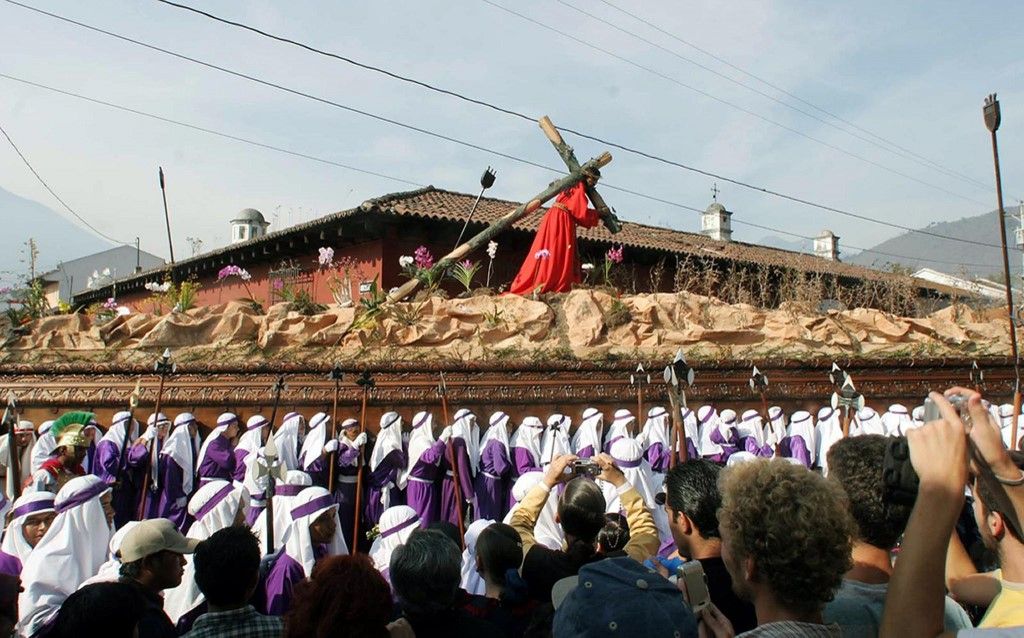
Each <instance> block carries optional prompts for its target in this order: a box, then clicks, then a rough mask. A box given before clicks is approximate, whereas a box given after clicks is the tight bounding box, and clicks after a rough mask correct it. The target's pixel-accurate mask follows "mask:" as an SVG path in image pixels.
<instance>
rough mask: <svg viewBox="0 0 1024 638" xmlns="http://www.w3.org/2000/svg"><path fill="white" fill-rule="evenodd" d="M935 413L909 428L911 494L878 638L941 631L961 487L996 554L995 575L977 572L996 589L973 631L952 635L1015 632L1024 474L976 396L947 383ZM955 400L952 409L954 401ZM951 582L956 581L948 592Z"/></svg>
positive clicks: (1019, 622)
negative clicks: (914, 483) (968, 490)
mask: <svg viewBox="0 0 1024 638" xmlns="http://www.w3.org/2000/svg"><path fill="white" fill-rule="evenodd" d="M929 398H930V400H931V401H932V402H933V403H934V404H935V405H936V406H937V407H938V409H939V412H940V414H941V418H940V419H937V420H933V421H930V422H928V423H926V424H925V425H924V426H923V427H920V428H916V429H913V430H910V431H909V432H907V442H908V445H909V448H910V462H911V464H912V466H913V469H914V471H915V472H916V474H917V478H918V490H917V499H916V501H915V503H914V509H913V511H912V513H911V515H910V521H909V522H908V524H907V529H906V534H905V535H904V541H903V551H902V553H901V554H900V559H899V561H897V563H896V568H895V570H894V571H893V576H892V580H891V581H890V582H889V594H888V597H887V598H886V603H885V614H884V616H883V619H882V629H881V632H880V633H879V635H880V636H882V637H883V638H889V637H899V638H903V637H905V636H915V637H916V636H926V637H931V636H940V635H950V634H943V631H944V627H943V613H942V611H943V598H944V594H945V583H944V582H943V576H944V571H945V570H944V567H945V561H944V560H943V557H945V556H946V551H947V545H948V543H949V539H950V537H951V535H952V534H953V528H954V525H955V524H956V520H957V517H958V516H959V514H960V510H961V508H962V507H963V503H964V486H965V485H968V484H970V485H971V486H972V490H973V492H974V494H975V496H976V497H977V498H976V501H975V506H974V514H975V519H976V520H977V522H978V526H979V527H980V528H981V531H982V536H983V538H984V540H985V543H986V545H987V546H989V547H990V548H992V549H995V550H996V552H997V554H998V555H999V560H1000V564H1001V566H1002V570H1001V572H999V573H998V574H995V575H979V576H977V577H976V580H977V579H986V578H987V579H988V580H989V584H990V585H991V587H992V591H993V592H994V593H995V596H994V599H993V600H992V604H991V605H990V606H989V610H988V612H987V613H986V614H985V617H984V618H983V619H982V621H981V622H980V623H979V625H978V626H979V629H978V630H963V631H960V632H958V633H957V634H956V635H957V636H960V637H961V638H966V637H967V636H978V637H979V638H980V637H981V636H988V635H992V636H993V637H995V636H1002V635H1011V633H1012V634H1015V635H1019V632H1020V630H1019V629H1016V630H1010V631H1000V630H999V629H996V628H1004V629H1005V628H1010V627H1018V628H1019V627H1021V626H1024V544H1022V542H1021V539H1022V535H1021V528H1020V518H1021V514H1022V513H1024V472H1022V471H1021V469H1020V468H1019V467H1017V465H1016V464H1015V463H1014V462H1013V460H1012V458H1011V457H1010V454H1009V452H1008V451H1007V450H1006V447H1005V446H1004V445H1003V440H1002V436H1001V434H1000V432H999V428H998V426H997V425H996V424H995V423H994V422H993V420H992V419H991V418H990V417H989V413H988V411H987V410H986V409H985V407H984V406H983V405H982V399H981V395H980V394H978V393H977V392H974V391H971V390H967V389H965V388H959V387H957V388H951V389H949V390H947V391H946V393H945V396H943V395H941V394H938V393H935V392H933V393H931V395H930V396H929ZM950 399H953V402H956V403H958V404H959V405H958V406H957V407H954V405H953V402H951V401H950ZM955 591H956V587H955V586H954V593H955Z"/></svg>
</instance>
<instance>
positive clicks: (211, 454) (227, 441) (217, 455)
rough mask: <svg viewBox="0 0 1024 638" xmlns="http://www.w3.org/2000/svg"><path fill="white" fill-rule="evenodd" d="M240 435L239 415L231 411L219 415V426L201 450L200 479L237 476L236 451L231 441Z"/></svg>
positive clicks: (228, 479)
mask: <svg viewBox="0 0 1024 638" xmlns="http://www.w3.org/2000/svg"><path fill="white" fill-rule="evenodd" d="M237 436H238V417H237V416H236V415H234V414H232V413H230V412H225V413H224V414H222V415H220V416H219V417H217V427H215V428H214V429H213V432H211V433H210V435H209V436H207V437H206V441H205V442H204V443H203V447H202V449H200V450H199V472H198V473H199V479H200V481H205V480H210V479H222V480H225V481H230V480H232V479H233V478H234V476H235V453H234V450H233V449H232V447H231V441H232V440H233V439H234V438H235V437H237Z"/></svg>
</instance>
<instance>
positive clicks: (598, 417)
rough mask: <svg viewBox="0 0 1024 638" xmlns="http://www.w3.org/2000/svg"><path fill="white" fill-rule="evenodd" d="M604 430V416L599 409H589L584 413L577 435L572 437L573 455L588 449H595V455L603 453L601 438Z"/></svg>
mask: <svg viewBox="0 0 1024 638" xmlns="http://www.w3.org/2000/svg"><path fill="white" fill-rule="evenodd" d="M603 429H604V415H603V414H601V411H600V410H598V409H597V408H587V409H586V410H584V411H583V417H582V418H581V419H580V425H579V427H577V428H576V433H575V434H573V435H572V451H573V454H579V453H580V450H582V449H583V448H586V447H590V448H593V450H594V454H600V453H601V436H602V434H603V432H602V430H603Z"/></svg>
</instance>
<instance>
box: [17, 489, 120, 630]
mask: <svg viewBox="0 0 1024 638" xmlns="http://www.w3.org/2000/svg"><path fill="white" fill-rule="evenodd" d="M109 491H110V486H109V485H107V484H106V483H104V482H103V481H101V480H100V479H99V477H96V476H93V475H91V474H90V475H86V476H79V477H76V478H73V479H71V480H70V481H68V482H67V483H66V484H65V485H64V487H62V488H61V489H60V491H59V492H58V493H57V497H56V499H55V500H54V510H55V511H56V512H57V518H55V519H54V521H53V525H52V526H51V527H50V529H49V530H48V531H47V532H46V535H45V536H43V540H41V541H39V544H38V545H36V548H35V549H34V550H32V553H31V554H29V556H28V560H27V561H26V562H25V565H24V566H23V567H22V570H21V582H22V585H23V587H24V591H23V592H22V593H21V595H20V596H19V609H20V610H21V619H20V627H21V628H22V630H23V631H24V632H25V633H26V635H32V634H34V633H36V632H37V631H39V629H40V628H41V627H42V626H43V624H45V623H46V622H47V621H49V620H50V619H51V618H52V617H53V616H54V615H55V614H56V613H57V610H58V609H59V608H60V606H61V604H63V602H64V600H65V599H66V598H67V597H68V596H69V595H71V593H72V592H74V591H75V590H76V589H78V586H79V585H81V584H82V583H83V582H84V581H85V580H86V579H87V578H89V577H90V576H92V575H93V574H95V573H96V572H97V570H99V568H100V565H102V564H103V561H105V560H106V557H107V543H108V542H110V525H109V523H107V516H106V514H105V513H104V511H103V504H102V503H100V497H101V496H102V495H103V494H106V493H107V492H109Z"/></svg>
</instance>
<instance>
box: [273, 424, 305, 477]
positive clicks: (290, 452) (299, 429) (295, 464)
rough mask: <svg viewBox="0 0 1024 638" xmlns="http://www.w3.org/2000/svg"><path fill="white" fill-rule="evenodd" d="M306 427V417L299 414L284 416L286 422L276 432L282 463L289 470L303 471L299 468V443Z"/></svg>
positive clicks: (275, 436)
mask: <svg viewBox="0 0 1024 638" xmlns="http://www.w3.org/2000/svg"><path fill="white" fill-rule="evenodd" d="M305 427H306V417H304V416H302V415H301V414H299V413H298V412H289V413H288V414H286V415H284V421H282V422H281V427H280V428H278V430H277V432H274V445H275V446H276V447H277V453H278V454H279V455H280V459H281V463H283V464H284V466H285V467H286V468H287V469H289V470H301V469H304V468H302V467H299V459H298V455H299V443H300V439H302V438H303V433H304V432H303V431H304V430H305Z"/></svg>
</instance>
